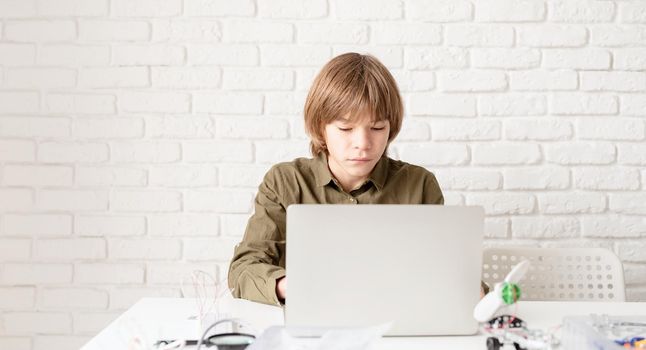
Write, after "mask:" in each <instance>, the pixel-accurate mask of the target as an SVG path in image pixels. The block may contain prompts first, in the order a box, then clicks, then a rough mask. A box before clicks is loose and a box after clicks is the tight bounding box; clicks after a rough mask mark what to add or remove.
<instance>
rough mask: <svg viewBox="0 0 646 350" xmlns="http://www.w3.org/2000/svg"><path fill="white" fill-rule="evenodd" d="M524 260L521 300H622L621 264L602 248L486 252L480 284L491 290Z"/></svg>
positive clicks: (516, 249) (491, 249)
mask: <svg viewBox="0 0 646 350" xmlns="http://www.w3.org/2000/svg"><path fill="white" fill-rule="evenodd" d="M524 259H527V260H529V261H530V262H531V266H530V268H529V271H528V272H527V274H526V275H525V277H523V279H522V280H521V281H520V282H519V285H520V287H521V291H522V299H523V300H571V301H625V300H626V294H625V287H624V270H623V266H622V264H621V261H620V260H619V258H618V257H617V256H616V255H615V254H614V253H613V252H611V251H609V250H607V249H603V248H535V247H505V248H486V249H485V250H484V253H483V266H482V280H483V281H485V282H486V283H487V284H488V285H489V286H490V287H491V288H493V286H494V285H495V284H496V283H498V282H502V281H503V280H504V279H505V276H507V274H508V273H509V271H511V269H512V268H513V267H514V266H515V265H516V264H518V262H519V261H522V260H524Z"/></svg>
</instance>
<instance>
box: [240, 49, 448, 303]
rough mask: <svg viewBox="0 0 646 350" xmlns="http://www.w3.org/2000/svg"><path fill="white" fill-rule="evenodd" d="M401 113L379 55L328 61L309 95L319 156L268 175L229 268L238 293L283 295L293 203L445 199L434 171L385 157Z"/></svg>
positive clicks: (257, 297) (267, 299) (308, 117)
mask: <svg viewBox="0 0 646 350" xmlns="http://www.w3.org/2000/svg"><path fill="white" fill-rule="evenodd" d="M403 114H404V107H403V103H402V100H401V96H400V94H399V90H398V88H397V84H396V82H395V79H394V78H393V77H392V75H391V74H390V72H388V69H387V68H386V67H384V65H383V64H381V63H380V62H379V61H378V60H377V59H376V58H374V57H372V56H369V55H360V54H357V53H347V54H343V55H340V56H337V57H335V58H333V59H332V60H331V61H330V62H328V63H327V64H326V65H325V66H324V67H323V69H322V70H321V72H319V74H318V76H317V77H316V79H315V80H314V82H313V84H312V87H311V89H310V91H309V94H308V96H307V100H306V102H305V116H304V117H305V128H306V131H307V133H308V135H309V136H310V139H311V142H310V150H311V152H312V155H313V156H314V158H313V159H308V158H298V159H295V160H294V161H292V162H287V163H280V164H277V165H275V166H273V167H272V168H271V169H270V170H269V172H267V174H266V175H265V178H264V180H263V182H262V184H261V185H260V187H259V189H258V195H257V196H256V200H255V212H254V214H253V216H252V217H251V218H250V219H249V222H248V224H247V229H246V231H245V234H244V238H243V239H242V242H240V243H239V244H238V245H237V246H236V248H235V252H234V256H233V259H232V261H231V265H230V268H229V279H228V280H229V287H230V288H231V289H232V290H233V295H234V296H235V297H237V298H244V299H248V300H252V301H257V302H261V303H266V304H275V305H278V304H280V303H283V302H284V301H285V298H286V294H287V279H286V277H285V219H286V217H285V216H286V209H287V207H288V206H289V205H291V204H443V203H444V197H443V195H442V191H441V190H440V187H439V185H438V183H437V180H436V179H435V176H434V175H433V174H432V173H431V172H429V171H427V170H426V169H424V168H422V167H419V166H415V165H411V164H408V163H405V162H401V161H397V160H393V159H390V158H388V157H387V156H386V151H387V148H388V145H389V144H390V143H391V142H392V141H393V140H394V139H395V137H396V136H397V134H398V133H399V130H400V128H401V123H402V118H403ZM323 219H324V218H323ZM339 243H340V244H342V242H339ZM330 287H331V288H334V287H335V286H330Z"/></svg>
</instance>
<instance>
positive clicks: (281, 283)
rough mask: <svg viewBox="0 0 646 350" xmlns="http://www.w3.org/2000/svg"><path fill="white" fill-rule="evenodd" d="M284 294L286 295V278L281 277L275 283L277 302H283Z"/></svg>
mask: <svg viewBox="0 0 646 350" xmlns="http://www.w3.org/2000/svg"><path fill="white" fill-rule="evenodd" d="M286 294H287V277H281V278H279V279H278V280H277V281H276V296H278V300H281V301H282V302H285V295H286Z"/></svg>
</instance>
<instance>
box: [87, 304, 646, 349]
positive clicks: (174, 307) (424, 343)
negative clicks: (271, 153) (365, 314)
mask: <svg viewBox="0 0 646 350" xmlns="http://www.w3.org/2000/svg"><path fill="white" fill-rule="evenodd" d="M511 308H512V309H510V310H512V311H516V315H517V316H518V317H520V318H522V319H523V320H525V321H526V322H527V323H528V326H529V327H530V328H541V329H547V328H551V327H554V326H557V325H559V324H561V320H562V318H563V317H564V316H573V315H589V314H592V313H597V314H609V315H617V316H619V315H646V303H610V302H539V301H521V302H519V303H518V305H517V306H512V307H511ZM219 310H220V312H223V313H228V314H229V315H231V316H233V317H239V318H242V319H244V320H247V321H249V322H250V323H251V324H252V325H253V326H254V327H255V328H256V329H258V330H259V331H262V330H264V329H265V328H267V327H269V326H273V325H282V324H283V311H282V309H281V308H279V307H274V306H268V305H263V304H258V303H253V302H250V301H246V300H238V299H225V300H224V301H223V302H222V304H221V305H220V309H219ZM195 313H196V304H195V301H194V300H193V299H181V298H144V299H142V300H140V301H139V302H138V303H137V304H135V305H134V306H133V307H131V308H130V309H129V310H127V311H126V312H125V313H124V314H122V315H121V316H119V318H117V320H115V321H114V322H112V323H111V324H110V325H109V326H108V327H107V328H105V329H104V330H103V331H101V332H100V333H99V334H98V335H97V336H96V337H94V338H93V339H92V340H90V342H88V343H87V344H86V345H85V346H84V347H83V348H82V350H108V349H127V343H128V341H129V340H130V339H131V338H132V336H133V335H135V333H136V334H137V335H140V334H147V335H148V336H149V337H151V338H154V337H156V336H157V335H158V334H160V332H163V334H173V332H175V333H176V334H182V333H183V334H186V333H189V334H194V335H195V337H194V339H195V338H197V333H198V330H197V325H196V321H186V320H187V319H188V318H189V317H190V316H194V315H195ZM152 340H157V339H152ZM485 340H486V336H485V335H474V336H459V337H398V338H382V339H380V340H379V342H378V343H377V344H376V346H375V349H381V350H387V349H397V350H402V349H425V350H427V349H466V350H468V349H480V350H481V349H485V348H486V347H485Z"/></svg>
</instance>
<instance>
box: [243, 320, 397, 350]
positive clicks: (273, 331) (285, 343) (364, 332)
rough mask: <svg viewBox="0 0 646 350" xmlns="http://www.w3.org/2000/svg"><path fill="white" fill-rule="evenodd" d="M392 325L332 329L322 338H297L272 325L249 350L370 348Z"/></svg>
mask: <svg viewBox="0 0 646 350" xmlns="http://www.w3.org/2000/svg"><path fill="white" fill-rule="evenodd" d="M391 325H392V323H385V324H382V325H378V326H374V327H366V328H348V329H338V330H330V331H328V332H326V333H325V334H323V336H322V337H321V338H297V337H293V336H291V335H290V334H289V333H288V331H287V330H286V329H285V327H270V328H267V329H266V330H265V331H264V332H263V333H262V334H261V335H260V336H259V337H258V338H257V339H256V341H255V342H254V343H253V344H251V345H250V346H249V347H247V350H270V349H271V350H368V349H370V348H371V347H372V345H373V344H374V342H375V341H377V340H378V339H379V338H381V337H382V336H383V335H384V333H386V332H387V331H388V330H389V329H390V327H391Z"/></svg>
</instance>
